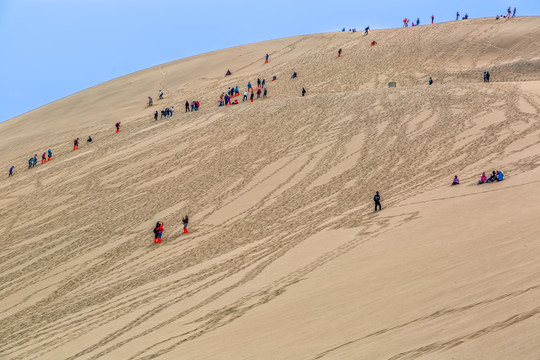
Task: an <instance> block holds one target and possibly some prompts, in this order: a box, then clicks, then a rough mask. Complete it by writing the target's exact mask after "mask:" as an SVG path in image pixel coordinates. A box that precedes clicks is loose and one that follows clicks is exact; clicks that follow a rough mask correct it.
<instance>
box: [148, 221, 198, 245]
mask: <svg viewBox="0 0 540 360" xmlns="http://www.w3.org/2000/svg"><path fill="white" fill-rule="evenodd" d="M182 223H183V224H184V234H187V233H188V232H189V231H188V229H187V226H188V223H189V218H188V216H187V215H186V216H184V217H183V218H182ZM163 231H164V228H163V222H161V221H158V222H157V223H156V226H155V227H154V243H160V242H161V238H162V236H163Z"/></svg>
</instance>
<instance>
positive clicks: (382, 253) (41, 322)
mask: <svg viewBox="0 0 540 360" xmlns="http://www.w3.org/2000/svg"><path fill="white" fill-rule="evenodd" d="M372 40H376V41H377V42H378V45H376V46H373V47H370V46H369V43H370V42H371V41H372ZM339 48H343V56H342V57H341V58H339V59H338V58H337V50H338V49H339ZM265 53H269V54H270V60H271V61H270V62H269V63H268V64H264V63H263V62H264V54H265ZM539 54H540V19H539V18H516V19H510V20H508V21H506V20H499V21H495V20H493V19H478V20H469V21H460V22H452V23H445V24H438V25H433V26H420V27H417V28H412V29H411V28H409V29H394V30H375V31H372V32H370V34H369V36H364V35H363V33H333V34H318V35H309V36H302V37H293V38H286V39H280V40H274V41H268V42H264V43H258V44H252V45H246V46H242V47H238V48H232V49H226V50H222V51H218V52H214V53H209V54H204V55H201V56H196V57H192V58H187V59H183V60H179V61H176V62H172V63H168V64H164V65H162V66H158V67H156V68H152V69H147V70H144V71H141V72H138V73H134V74H131V75H128V76H125V77H123V78H119V79H115V80H112V81H110V82H107V83H104V84H101V85H99V86H96V87H94V88H91V89H88V90H85V91H83V92H81V93H77V94H75V95H72V96H70V97H67V98H65V99H62V100H59V101H57V102H55V103H52V104H49V105H47V106H45V107H43V108H40V109H37V110H34V111H32V112H30V113H27V114H25V115H22V116H20V117H18V118H16V119H13V120H10V121H8V122H6V123H3V124H0V150H1V151H2V159H1V160H0V166H1V167H0V168H2V169H7V168H8V165H11V164H15V165H16V174H15V176H14V177H12V178H7V177H5V178H3V179H2V180H0V195H1V196H0V214H1V217H0V226H1V229H2V231H1V233H0V242H1V247H0V358H2V359H55V360H57V359H69V360H74V359H154V358H159V359H396V360H397V359H399V360H404V359H417V358H420V359H479V358H482V359H532V358H537V357H538V354H540V342H539V341H538V338H539V335H540V307H539V304H540V263H539V262H538V254H539V252H540V243H539V242H538V239H539V238H540V225H539V223H538V214H539V211H540V190H539V186H540V169H539V168H538V165H539V164H540V144H539V142H540V57H539V56H540V55H539ZM227 69H230V70H231V71H232V73H233V75H232V76H230V77H226V78H225V77H224V74H225V71H226V70H227ZM293 71H296V72H298V78H297V79H294V80H291V79H290V74H291V73H292V72H293ZM484 71H489V72H490V74H491V82H490V83H489V84H485V83H484V82H483V81H482V73H483V72H484ZM272 75H277V81H274V82H271V81H270V80H271V77H272ZM430 76H431V77H433V80H434V84H433V85H432V86H431V87H430V86H428V85H427V79H428V78H429V77H430ZM257 77H260V78H261V79H262V78H265V79H266V82H267V84H268V98H267V99H264V100H256V101H255V102H254V103H240V105H235V106H227V107H224V108H218V107H216V105H217V100H218V98H219V95H220V94H221V92H222V91H226V89H227V88H228V87H230V86H236V85H239V86H240V88H241V89H242V92H243V89H244V87H245V84H246V83H247V82H248V81H251V82H252V83H253V82H255V81H256V79H257ZM389 81H395V82H397V87H396V88H388V87H387V83H388V82H389ZM302 87H305V88H306V90H307V96H306V97H304V98H302V97H301V96H300V92H301V89H302ZM159 89H163V91H164V92H165V98H164V99H163V100H156V104H155V105H154V106H153V107H146V106H145V105H144V99H145V98H146V96H148V95H151V96H152V95H154V97H155V98H157V96H155V94H157V91H158V90H159ZM193 99H196V100H199V101H200V102H201V105H202V108H201V110H200V111H198V112H190V113H186V112H184V107H183V105H184V102H185V101H186V100H193ZM171 105H173V106H174V108H175V113H174V116H173V117H172V118H169V119H162V120H158V121H154V120H153V117H152V114H153V112H154V110H156V109H162V108H164V107H166V106H171ZM116 121H121V122H122V128H121V131H120V133H118V134H116V133H114V123H115V122H116ZM89 134H91V135H92V136H93V138H94V139H95V141H94V142H93V143H92V144H87V143H86V142H85V141H84V139H85V138H86V136H87V135H89ZM75 137H80V138H81V139H82V140H83V141H82V143H81V146H80V149H79V150H77V151H72V149H71V141H72V139H73V138H75ZM49 147H52V148H53V150H54V159H53V160H52V161H50V162H47V163H45V164H40V165H38V166H37V167H36V168H34V169H31V170H28V169H25V163H26V160H27V159H28V157H30V155H33V154H34V153H38V154H41V153H42V152H43V151H44V150H46V149H47V148H49ZM495 169H500V170H503V171H504V173H505V174H506V179H505V181H504V182H502V183H496V184H487V185H482V186H477V185H475V183H476V181H477V179H478V178H479V176H480V174H481V172H483V171H486V172H488V171H491V170H495ZM6 172H7V171H6ZM455 174H458V175H459V176H460V178H461V181H462V184H461V185H459V186H458V187H450V186H449V184H450V182H451V180H452V178H453V176H454V175H455ZM6 175H7V174H6ZM377 190H378V191H380V193H381V196H382V204H383V211H382V212H380V213H374V212H373V201H372V197H373V194H374V193H375V191H377ZM185 214H189V216H190V220H191V222H190V226H189V229H190V232H189V234H184V233H183V232H182V223H181V219H182V216H184V215H185ZM158 220H160V221H163V222H164V223H165V233H164V237H163V243H161V244H154V243H153V234H152V229H153V226H154V224H155V223H156V221H158Z"/></svg>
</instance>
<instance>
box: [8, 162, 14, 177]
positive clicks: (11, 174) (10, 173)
mask: <svg viewBox="0 0 540 360" xmlns="http://www.w3.org/2000/svg"><path fill="white" fill-rule="evenodd" d="M13 169H15V166H14V165H11V167H10V168H9V175H8V177H10V176H13Z"/></svg>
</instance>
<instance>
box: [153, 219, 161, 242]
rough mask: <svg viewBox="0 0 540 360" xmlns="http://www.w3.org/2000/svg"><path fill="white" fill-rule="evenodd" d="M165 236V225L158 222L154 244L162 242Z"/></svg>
mask: <svg viewBox="0 0 540 360" xmlns="http://www.w3.org/2000/svg"><path fill="white" fill-rule="evenodd" d="M162 235H163V223H162V222H161V221H158V222H157V223H156V227H155V228H154V243H160V242H161V236H162Z"/></svg>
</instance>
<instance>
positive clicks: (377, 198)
mask: <svg viewBox="0 0 540 360" xmlns="http://www.w3.org/2000/svg"><path fill="white" fill-rule="evenodd" d="M373 201H375V211H377V206H378V207H379V211H381V210H382V207H381V196H380V195H379V192H378V191H377V192H376V193H375V196H374V197H373Z"/></svg>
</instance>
